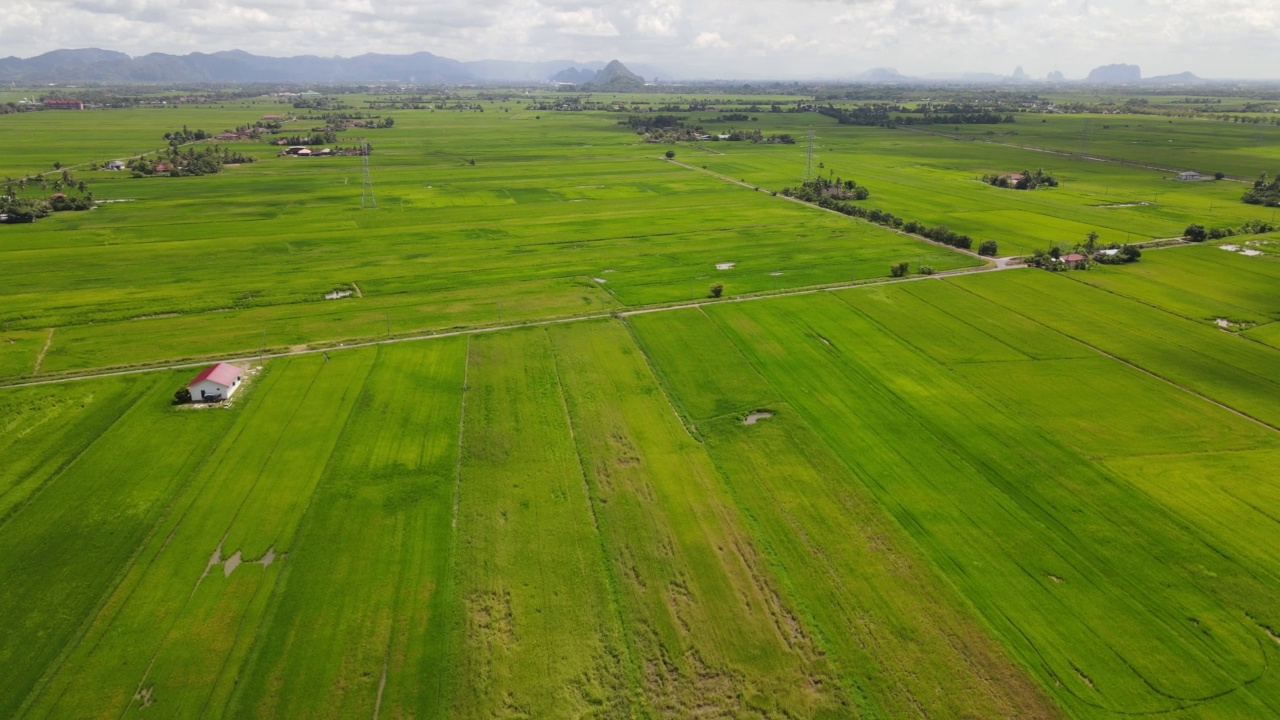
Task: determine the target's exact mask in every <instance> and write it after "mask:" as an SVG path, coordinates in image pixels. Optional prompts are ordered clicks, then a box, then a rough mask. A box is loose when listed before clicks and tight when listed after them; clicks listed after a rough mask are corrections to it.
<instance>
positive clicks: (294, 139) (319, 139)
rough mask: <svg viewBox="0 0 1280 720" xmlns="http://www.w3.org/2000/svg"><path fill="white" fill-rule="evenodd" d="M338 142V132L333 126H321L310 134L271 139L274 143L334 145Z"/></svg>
mask: <svg viewBox="0 0 1280 720" xmlns="http://www.w3.org/2000/svg"><path fill="white" fill-rule="evenodd" d="M281 140H283V141H284V142H281ZM336 142H338V133H336V132H334V131H333V129H332V128H321V129H319V130H317V131H315V132H313V133H312V134H310V135H290V136H289V137H286V138H273V139H272V140H271V143H272V144H274V145H332V144H334V143H336Z"/></svg>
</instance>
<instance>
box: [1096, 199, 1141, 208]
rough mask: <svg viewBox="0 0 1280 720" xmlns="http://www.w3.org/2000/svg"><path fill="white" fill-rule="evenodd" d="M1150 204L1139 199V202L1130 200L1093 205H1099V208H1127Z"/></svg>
mask: <svg viewBox="0 0 1280 720" xmlns="http://www.w3.org/2000/svg"><path fill="white" fill-rule="evenodd" d="M1150 204H1151V203H1149V202H1147V201H1146V200H1141V201H1139V202H1131V203H1112V204H1110V205H1095V206H1094V207H1100V208H1127V207H1142V206H1144V205H1150Z"/></svg>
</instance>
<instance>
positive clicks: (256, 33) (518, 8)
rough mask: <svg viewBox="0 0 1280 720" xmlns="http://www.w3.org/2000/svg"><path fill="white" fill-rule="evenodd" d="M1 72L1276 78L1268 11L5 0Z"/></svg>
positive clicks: (639, 0)
mask: <svg viewBox="0 0 1280 720" xmlns="http://www.w3.org/2000/svg"><path fill="white" fill-rule="evenodd" d="M4 11H5V12H4V16H3V18H2V19H0V56H4V55H16V56H19V57H30V56H32V55H38V54H40V53H42V52H46V51H48V50H53V49H57V48H80V47H100V48H104V49H108V50H119V51H121V52H126V53H129V54H131V55H141V54H145V53H148V52H169V53H178V54H183V53H187V52H192V51H202V52H212V51H216V50H231V49H241V50H247V51H249V52H253V53H257V54H262V55H297V54H317V55H342V56H347V57H349V56H352V55H359V54H362V53H366V52H385V53H407V52H416V51H419V50H428V51H430V52H433V53H435V54H437V55H444V56H446V57H451V58H455V59H458V60H482V59H502V60H557V59H576V60H581V61H587V60H609V59H612V58H615V57H616V58H619V59H621V60H623V61H624V62H627V63H637V64H648V65H656V66H660V67H664V68H667V69H668V70H669V73H670V74H671V75H672V76H681V77H723V78H763V77H777V78H824V77H841V76H844V77H848V76H852V75H856V74H857V73H859V72H862V71H864V70H867V69H869V68H873V67H893V68H896V69H898V70H899V71H901V72H903V73H906V74H913V75H923V74H927V73H937V72H954V71H961V70H963V71H973V72H998V73H1001V74H1009V73H1011V72H1012V71H1013V69H1014V67H1015V66H1018V65H1021V66H1023V67H1024V68H1025V70H1026V72H1027V73H1028V74H1029V75H1032V76H1035V77H1043V76H1044V75H1045V74H1046V73H1048V72H1050V71H1052V70H1061V71H1062V72H1064V73H1066V75H1067V77H1068V78H1079V77H1083V76H1084V75H1085V74H1087V73H1088V71H1089V69H1091V68H1093V67H1095V66H1097V65H1103V64H1107V63H1113V62H1127V63H1135V64H1139V65H1141V66H1142V71H1143V75H1144V76H1151V75H1160V74H1166V73H1174V72H1181V71H1183V70H1191V71H1192V72H1195V73H1197V74H1198V75H1201V76H1204V77H1237V78H1262V77H1280V2H1277V0H621V1H619V2H605V1H603V0H465V1H463V0H448V1H433V0H244V1H243V2H234V1H233V0H4Z"/></svg>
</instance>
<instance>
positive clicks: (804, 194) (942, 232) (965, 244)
mask: <svg viewBox="0 0 1280 720" xmlns="http://www.w3.org/2000/svg"><path fill="white" fill-rule="evenodd" d="M824 182H825V183H829V184H830V185H825V186H824V185H823V184H821V183H824ZM852 182H853V181H852V180H847V181H840V180H837V181H831V180H826V181H822V180H815V181H811V182H807V183H805V184H804V185H802V186H801V187H799V188H790V187H786V188H783V189H782V191H781V192H782V194H783V195H786V196H787V197H793V198H796V199H798V200H804V201H805V202H809V203H813V204H814V205H817V206H818V207H821V208H825V209H827V210H834V211H836V212H838V213H841V214H842V215H848V216H850V217H856V218H859V219H862V220H866V221H867V222H872V223H875V224H876V225H883V226H884V227H889V228H894V229H895V230H902V231H903V232H908V233H911V234H913V235H921V236H923V237H927V238H929V239H930V240H933V241H934V242H939V243H942V244H943V245H950V246H951V247H954V248H959V249H961V250H968V249H970V248H972V247H973V238H971V237H969V236H968V235H964V234H962V233H958V232H955V231H953V230H951V229H950V228H948V227H947V226H946V225H935V226H933V227H930V226H928V225H925V224H924V223H921V222H916V221H915V220H903V219H902V218H900V217H898V216H896V215H894V214H893V213H891V212H888V211H886V210H881V209H879V208H871V209H868V208H864V207H862V206H861V205H854V204H852V203H850V202H848V201H846V200H838V199H836V198H835V197H833V196H831V195H828V194H826V193H825V192H823V191H822V190H821V189H820V188H823V187H830V186H831V185H834V184H835V183H839V189H840V190H841V191H842V192H849V191H850V189H849V188H848V183H852ZM859 190H864V191H865V190H866V188H864V187H862V186H861V185H856V184H855V185H854V187H853V188H852V192H854V193H857V191H859ZM869 196H870V192H867V194H866V195H865V196H863V198H862V199H865V198H866V197H869ZM991 242H993V244H994V241H991Z"/></svg>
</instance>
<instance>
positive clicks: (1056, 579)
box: [1049, 575, 1062, 583]
mask: <svg viewBox="0 0 1280 720" xmlns="http://www.w3.org/2000/svg"><path fill="white" fill-rule="evenodd" d="M1049 579H1050V580H1052V581H1054V582H1056V583H1060V582H1062V578H1060V577H1058V576H1057V575H1049Z"/></svg>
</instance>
